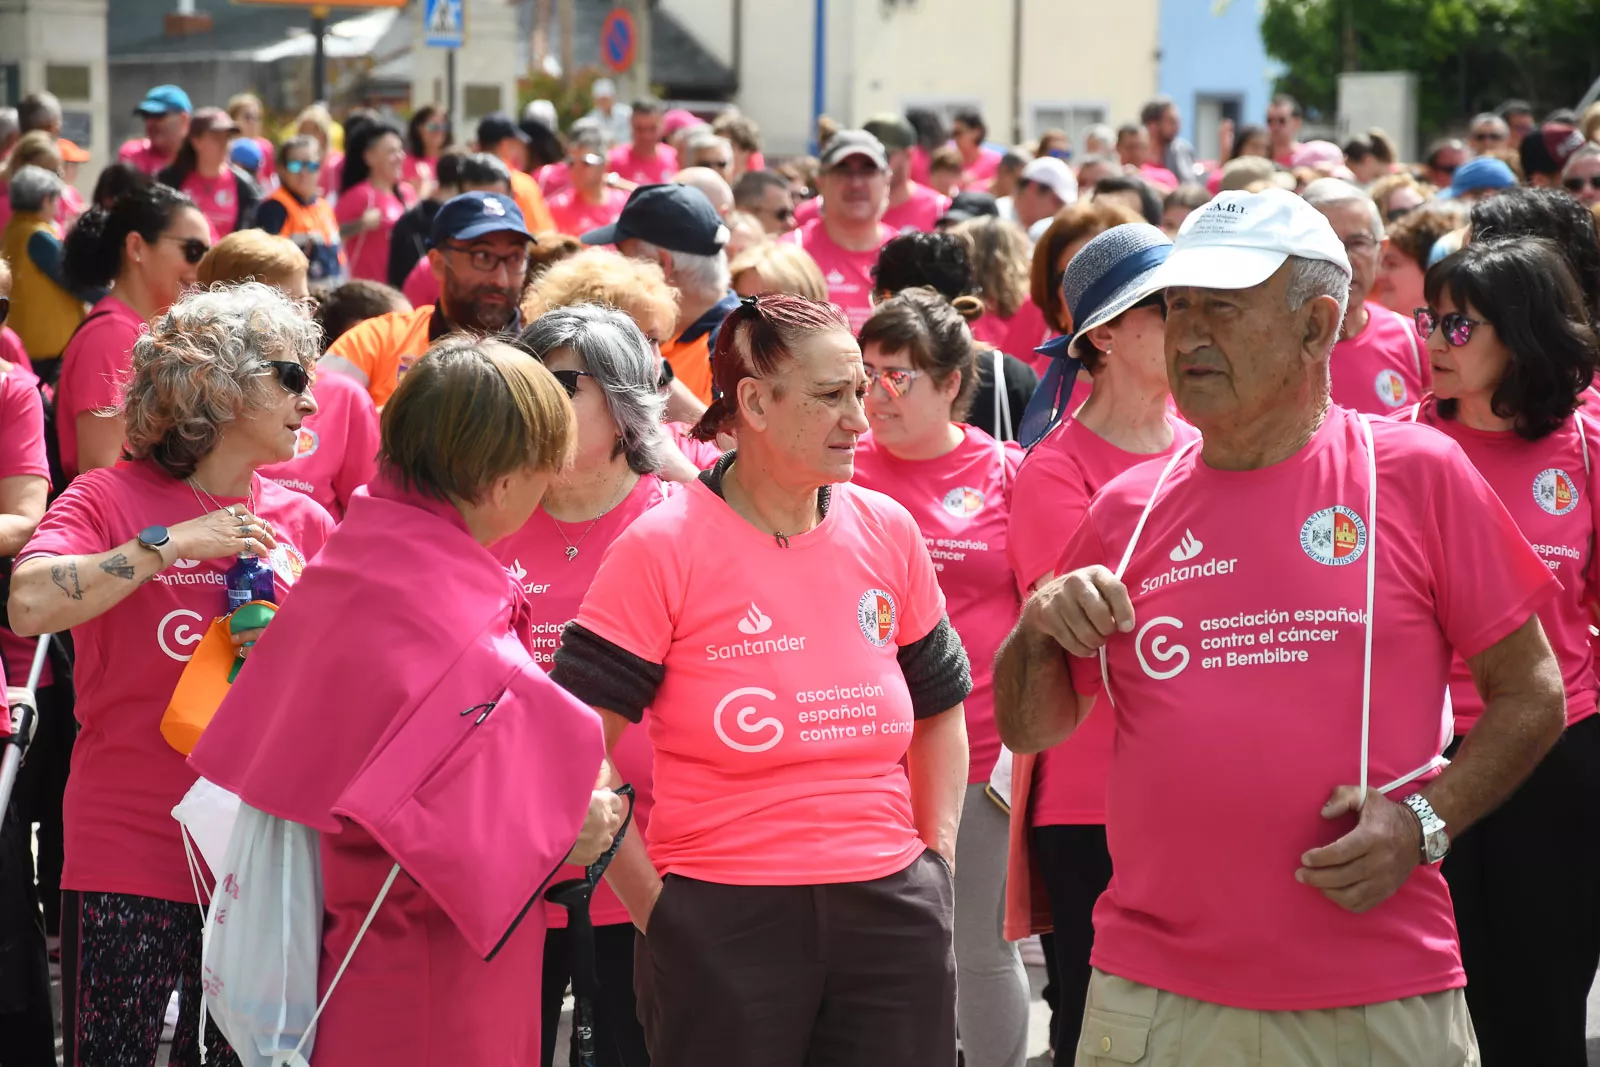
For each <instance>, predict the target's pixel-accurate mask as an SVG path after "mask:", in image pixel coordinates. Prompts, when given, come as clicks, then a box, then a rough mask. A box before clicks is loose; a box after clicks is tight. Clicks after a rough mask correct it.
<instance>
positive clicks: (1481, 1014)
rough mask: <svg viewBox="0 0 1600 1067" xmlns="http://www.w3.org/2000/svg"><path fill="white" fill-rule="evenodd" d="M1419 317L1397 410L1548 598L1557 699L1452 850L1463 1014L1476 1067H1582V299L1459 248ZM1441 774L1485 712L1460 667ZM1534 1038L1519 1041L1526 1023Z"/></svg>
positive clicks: (1587, 517) (1585, 497)
mask: <svg viewBox="0 0 1600 1067" xmlns="http://www.w3.org/2000/svg"><path fill="white" fill-rule="evenodd" d="M1426 298H1427V304H1426V306H1424V307H1420V308H1418V309H1417V311H1416V320H1417V329H1418V331H1419V332H1420V333H1422V334H1423V335H1424V336H1425V337H1426V339H1427V352H1428V357H1429V360H1430V361H1431V363H1432V365H1433V392H1432V393H1431V394H1430V395H1429V396H1427V397H1425V398H1424V399H1423V401H1422V402H1421V403H1420V404H1418V405H1417V406H1416V407H1415V408H1413V409H1412V410H1411V413H1410V414H1411V418H1413V419H1415V420H1416V421H1418V422H1425V423H1427V424H1428V425H1430V426H1432V427H1434V428H1435V429H1437V430H1439V431H1441V432H1442V433H1444V434H1446V435H1448V436H1449V437H1451V438H1452V439H1454V440H1455V441H1456V442H1457V443H1458V444H1460V446H1461V448H1462V450H1463V451H1465V452H1466V454H1467V458H1468V459H1470V460H1471V461H1472V463H1473V465H1474V466H1476V467H1477V468H1478V471H1479V473H1481V474H1482V475H1483V476H1484V477H1485V478H1486V479H1487V480H1488V482H1489V484H1490V485H1491V486H1493V487H1494V490H1495V492H1496V493H1497V494H1498V495H1499V497H1500V499H1501V501H1503V502H1504V503H1505V505H1506V508H1507V509H1508V510H1509V511H1510V513H1511V515H1512V517H1513V518H1514V519H1515V520H1516V522H1517V525H1518V527H1519V528H1520V529H1521V530H1522V533H1523V535H1524V536H1526V537H1527V539H1528V541H1529V542H1530V543H1531V544H1532V545H1533V546H1534V550H1535V551H1537V552H1538V553H1539V555H1540V556H1541V557H1543V559H1544V561H1545V563H1546V564H1547V565H1548V566H1549V567H1550V569H1551V571H1553V572H1554V573H1555V575H1556V577H1557V578H1559V579H1560V580H1561V586H1562V589H1563V592H1562V593H1561V595H1560V596H1559V597H1557V598H1556V599H1554V600H1551V601H1549V602H1548V603H1547V604H1546V605H1545V606H1544V607H1542V608H1540V609H1539V622H1540V625H1541V626H1543V628H1544V633H1545V636H1546V637H1547V638H1548V639H1549V641H1550V645H1551V646H1552V648H1553V649H1554V650H1555V653H1556V660H1557V662H1558V663H1559V664H1560V667H1561V674H1562V679H1563V681H1564V682H1565V687H1566V698H1567V729H1566V732H1565V734H1563V735H1562V738H1561V741H1560V743H1558V744H1557V745H1556V746H1555V747H1554V748H1553V749H1551V750H1550V752H1549V754H1548V755H1546V756H1545V758H1544V760H1543V762H1541V763H1540V764H1539V766H1538V767H1537V768H1536V769H1535V770H1534V772H1533V774H1532V775H1531V776H1530V777H1529V778H1528V780H1527V781H1525V782H1523V783H1522V785H1521V786H1520V787H1519V788H1518V790H1517V792H1516V793H1515V794H1513V795H1512V797H1511V799H1509V800H1507V801H1506V802H1505V803H1504V804H1503V805H1501V806H1500V807H1499V808H1498V809H1497V810H1495V811H1494V812H1493V813H1492V814H1490V815H1488V816H1486V817H1485V818H1484V819H1482V820H1481V821H1479V822H1478V823H1477V824H1476V825H1474V826H1472V827H1471V828H1470V829H1468V830H1467V831H1466V832H1465V833H1463V834H1460V835H1459V836H1457V837H1456V838H1455V840H1454V841H1453V842H1452V844H1451V851H1450V855H1449V857H1448V858H1447V859H1446V860H1445V861H1444V875H1445V878H1446V879H1447V880H1448V881H1449V883H1450V897H1451V899H1452V900H1453V901H1454V903H1455V913H1456V927H1457V929H1458V931H1459V933H1460V937H1461V960H1462V964H1463V965H1464V966H1465V968H1466V972H1467V1004H1468V1007H1469V1008H1470V1009H1471V1012H1472V1022H1473V1026H1474V1027H1475V1028H1476V1030H1477V1033H1478V1044H1479V1047H1480V1049H1481V1050H1482V1054H1483V1062H1484V1064H1485V1065H1488V1067H1494V1065H1499V1064H1520V1063H1540V1064H1574V1065H1581V1064H1583V1063H1584V1062H1585V1059H1584V1056H1585V1051H1584V1049H1585V1038H1584V1032H1585V1018H1586V1014H1585V1004H1586V1001H1587V998H1588V993H1589V987H1590V985H1591V984H1592V982H1593V980H1594V973H1595V969H1596V967H1597V965H1600V913H1597V912H1596V909H1595V899H1596V896H1597V894H1600V845H1597V842H1600V717H1596V715H1595V706H1596V688H1597V682H1596V677H1595V662H1594V654H1593V651H1592V649H1591V640H1590V632H1589V627H1590V624H1591V623H1593V622H1594V621H1595V620H1596V613H1595V604H1596V594H1597V592H1600V577H1597V569H1596V565H1597V559H1596V549H1595V537H1596V532H1597V530H1600V422H1597V421H1596V420H1595V419H1594V417H1593V415H1591V414H1590V413H1589V411H1587V410H1585V408H1584V406H1583V404H1582V401H1581V397H1582V395H1583V393H1584V390H1586V389H1587V388H1588V386H1589V382H1590V379H1591V378H1592V377H1593V376H1594V373H1595V369H1596V366H1597V364H1600V347H1597V345H1600V343H1597V340H1596V334H1595V331H1594V329H1593V328H1592V327H1591V325H1590V323H1589V316H1588V313H1587V311H1586V309H1585V308H1584V304H1583V297H1582V293H1581V291H1580V290H1579V288H1578V284H1577V282H1576V281H1575V280H1574V278H1573V276H1572V272H1571V270H1570V269H1569V268H1568V266H1567V263H1566V261H1565V259H1564V257H1563V256H1562V254H1561V251H1560V249H1558V248H1557V247H1556V246H1555V245H1554V244H1552V243H1551V242H1549V241H1546V240H1541V239H1539V238H1519V239H1517V240H1514V241H1508V240H1496V241H1490V242H1479V241H1476V240H1474V242H1473V243H1472V244H1470V245H1468V246H1467V247H1466V248H1464V249H1462V250H1461V251H1460V252H1456V253H1454V254H1453V255H1450V256H1447V257H1445V258H1444V259H1443V260H1441V261H1440V262H1439V263H1437V264H1435V265H1434V266H1433V267H1432V268H1431V269H1430V270H1429V271H1428V277H1427V285H1426ZM1450 699H1451V703H1452V705H1453V710H1454V713H1455V738H1456V739H1455V742H1454V743H1453V744H1452V746H1451V747H1450V748H1449V749H1447V750H1446V752H1445V755H1446V756H1447V757H1454V756H1455V754H1456V750H1457V749H1458V748H1460V747H1461V746H1463V745H1471V744H1472V743H1473V740H1474V735H1473V733H1472V731H1473V728H1474V726H1475V724H1476V722H1477V720H1478V716H1479V715H1480V713H1481V712H1482V709H1483V704H1484V701H1483V697H1481V696H1480V695H1479V693H1478V690H1477V688H1476V687H1475V686H1474V684H1473V679H1472V675H1471V674H1470V673H1469V672H1468V670H1467V666H1466V664H1465V663H1464V662H1462V661H1461V659H1460V658H1459V657H1457V659H1456V664H1455V668H1454V670H1453V673H1452V675H1451V679H1450ZM1534 1017H1537V1018H1539V1019H1541V1020H1543V1022H1542V1024H1541V1025H1539V1026H1536V1027H1529V1026H1528V1025H1527V1022H1528V1020H1529V1019H1530V1018H1534Z"/></svg>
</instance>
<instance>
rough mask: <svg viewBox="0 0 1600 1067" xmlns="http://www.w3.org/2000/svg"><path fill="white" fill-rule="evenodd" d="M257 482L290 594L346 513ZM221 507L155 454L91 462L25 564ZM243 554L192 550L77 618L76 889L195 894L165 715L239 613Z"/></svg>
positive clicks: (277, 566)
mask: <svg viewBox="0 0 1600 1067" xmlns="http://www.w3.org/2000/svg"><path fill="white" fill-rule="evenodd" d="M253 491H254V498H255V513H256V514H257V515H259V516H260V517H261V518H263V519H265V520H267V522H269V523H270V524H271V525H272V529H273V533H274V534H275V536H276V537H277V539H278V545H279V547H278V549H277V550H275V551H274V552H273V559H272V563H273V568H274V570H276V571H277V574H278V594H279V601H280V603H281V602H282V597H283V595H284V594H285V593H287V591H288V589H289V586H290V585H291V584H292V583H293V582H294V580H295V579H296V578H298V577H299V575H300V572H301V570H303V569H304V567H305V561H306V560H307V559H309V558H311V557H312V556H315V555H316V553H317V552H318V550H319V549H321V548H322V543H323V542H324V541H325V540H326V539H327V536H328V533H329V531H330V530H332V529H333V520H332V519H331V518H329V517H328V513H327V512H325V511H323V510H322V508H320V507H319V506H317V504H315V503H314V502H313V501H312V500H311V499H310V498H309V497H306V496H302V495H301V494H299V493H295V492H291V491H290V490H288V489H284V488H283V487H282V486H279V485H276V484H274V483H273V482H270V481H267V480H266V479H264V478H260V477H257V478H256V479H254V490H253ZM201 500H205V498H204V497H203V496H202V497H201ZM216 501H217V503H218V504H221V505H222V506H224V507H226V506H228V505H229V504H235V503H242V502H243V501H242V500H241V499H240V498H238V497H217V498H216ZM212 510H214V508H213V506H212V503H211V501H209V500H205V502H204V503H200V502H198V501H196V499H195V492H194V490H193V489H192V488H191V487H190V486H189V485H188V484H187V483H186V482H184V481H183V480H181V479H178V478H174V477H172V476H171V475H169V474H167V473H166V472H165V471H163V470H161V468H160V467H158V466H156V465H155V464H154V463H153V462H150V461H148V460H146V461H138V462H133V463H121V464H118V465H117V466H115V467H109V468H101V469H99V470H93V471H88V472H86V473H84V474H82V475H80V476H79V477H78V478H77V479H76V480H74V481H73V483H72V484H71V485H70V486H68V487H67V490H66V492H64V493H62V494H61V496H60V497H58V498H57V499H56V501H55V503H54V504H52V505H51V506H50V510H49V511H48V512H47V513H46V514H45V517H44V521H43V522H41V523H40V524H39V529H38V532H37V533H35V534H34V535H33V539H32V540H30V541H29V542H28V546H27V547H26V548H25V549H23V551H22V554H21V555H20V556H18V557H17V562H18V563H19V564H21V563H23V562H26V561H27V560H29V559H32V558H34V557H36V556H69V555H80V554H92V553H97V552H104V551H106V550H107V549H110V548H115V547H116V546H117V545H121V544H124V543H126V542H127V541H129V540H131V539H132V538H134V537H136V536H137V535H138V533H139V531H140V530H142V529H144V528H145V527H147V526H151V525H154V524H160V525H164V526H169V527H170V526H176V525H177V524H178V523H181V522H187V521H188V520H189V519H193V518H196V517H198V516H200V515H203V514H205V513H206V512H208V511H212ZM137 551H144V550H143V549H138V550H137ZM232 565H233V560H232V559H217V560H207V561H204V562H196V561H193V560H179V561H178V562H177V563H176V564H175V565H173V566H172V567H169V568H168V569H167V570H165V571H163V572H162V573H161V574H159V575H157V576H156V578H155V580H154V581H150V582H146V583H145V584H144V585H142V586H140V587H139V588H138V589H137V590H136V591H134V592H133V593H132V594H130V595H129V596H128V597H127V599H125V600H123V601H122V602H121V603H119V604H118V605H117V606H116V607H114V608H112V609H111V610H110V611H107V612H105V613H104V614H102V615H100V616H98V617H96V618H93V619H90V620H89V621H88V622H85V623H83V624H81V625H79V626H74V627H73V628H72V637H73V640H74V642H76V647H77V661H76V668H75V669H76V672H77V673H76V677H75V679H74V682H75V686H76V689H77V694H78V703H77V718H78V722H79V723H80V724H81V726H82V729H81V731H80V732H79V734H78V740H77V743H76V744H75V745H74V746H73V749H72V771H71V775H70V777H69V779H68V782H67V795H66V801H65V804H64V807H63V816H64V818H65V820H66V853H67V862H66V868H65V869H64V870H63V871H62V875H61V883H62V885H63V886H64V887H65V888H68V889H77V890H82V891H85V892H97V893H131V894H135V895H138V896H146V897H157V898H159V899H162V900H176V901H186V902H192V901H193V900H194V884H193V883H192V882H191V881H190V878H189V867H188V863H187V861H186V860H185V859H184V852H183V842H182V840H181V839H180V837H179V835H178V824H177V822H176V821H174V820H173V818H172V808H173V805H175V804H177V803H178V801H180V800H182V799H183V795H184V794H185V793H186V792H188V790H189V787H190V786H192V785H193V784H194V780H195V772H194V771H192V770H190V769H189V767H188V764H187V763H186V762H185V760H184V757H183V755H182V754H180V753H179V752H178V751H177V750H176V749H174V748H172V747H171V746H170V745H168V744H167V742H166V739H165V738H163V737H162V736H161V716H162V714H163V713H164V712H165V711H166V709H167V701H168V700H169V699H171V697H172V690H173V689H174V687H176V686H177V684H178V678H179V676H180V675H181V674H182V673H183V667H184V664H185V663H186V662H187V661H188V659H189V655H190V653H191V652H192V651H193V649H194V646H195V645H196V644H198V643H199V641H200V639H201V638H202V637H203V636H205V632H206V628H207V627H208V626H210V624H211V620H212V619H213V618H215V617H217V616H219V615H221V614H223V612H225V611H226V610H227V594H226V592H225V591H224V589H223V575H224V574H225V573H226V572H227V570H228V568H229V567H231V566H232ZM246 669H248V667H247V668H246Z"/></svg>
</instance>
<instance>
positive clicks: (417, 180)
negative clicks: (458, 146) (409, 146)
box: [400, 152, 439, 195]
mask: <svg viewBox="0 0 1600 1067" xmlns="http://www.w3.org/2000/svg"><path fill="white" fill-rule="evenodd" d="M438 165H439V161H438V160H437V159H423V158H422V157H420V156H414V155H412V154H411V153H410V152H407V153H406V159H405V162H404V163H402V164H401V166H400V180H401V181H403V182H405V183H406V184H407V185H409V186H411V188H413V189H415V190H416V191H417V193H418V195H421V193H422V191H423V190H424V189H428V188H431V187H432V185H433V182H434V175H435V174H437V173H438Z"/></svg>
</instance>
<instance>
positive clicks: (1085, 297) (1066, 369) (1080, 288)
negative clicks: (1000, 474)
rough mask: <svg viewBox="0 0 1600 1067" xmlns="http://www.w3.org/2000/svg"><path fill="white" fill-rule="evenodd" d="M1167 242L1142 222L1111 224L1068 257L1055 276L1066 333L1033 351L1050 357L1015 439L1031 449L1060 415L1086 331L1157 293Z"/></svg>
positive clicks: (1079, 365) (1069, 394)
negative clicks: (1068, 317) (1066, 316)
mask: <svg viewBox="0 0 1600 1067" xmlns="http://www.w3.org/2000/svg"><path fill="white" fill-rule="evenodd" d="M1171 252H1172V240H1171V239H1170V238H1169V237H1168V236H1167V235H1166V234H1164V233H1162V232H1161V231H1160V230H1159V229H1157V228H1156V227H1154V226H1151V225H1150V224H1149V223H1146V222H1128V223H1123V224H1122V225H1120V226H1113V227H1111V229H1109V230H1107V231H1105V232H1104V233H1102V234H1100V235H1099V236H1097V237H1095V238H1094V239H1093V240H1092V241H1090V242H1089V243H1088V244H1086V245H1084V246H1083V248H1082V249H1080V250H1079V251H1078V254H1077V255H1075V256H1073V257H1072V262H1070V263H1068V264H1067V271H1066V274H1065V276H1064V277H1063V278H1062V279H1061V297H1062V299H1063V300H1064V301H1065V302H1066V305H1067V310H1068V311H1069V312H1071V314H1072V327H1073V328H1072V332H1071V333H1069V334H1064V335H1063V336H1061V337H1056V338H1052V339H1051V340H1049V341H1046V342H1045V343H1044V344H1042V345H1040V346H1039V347H1038V348H1036V349H1034V351H1035V352H1038V353H1040V354H1042V355H1046V356H1049V357H1050V367H1049V369H1048V370H1046V371H1045V374H1044V379H1043V380H1042V381H1040V383H1039V387H1038V388H1037V389H1035V390H1034V393H1033V399H1031V400H1029V401H1028V410H1027V411H1025V412H1024V413H1023V415H1022V423H1021V425H1020V426H1019V427H1018V431H1017V437H1018V440H1020V441H1021V442H1022V446H1023V447H1024V448H1032V447H1033V446H1034V445H1035V444H1038V443H1039V441H1041V440H1043V439H1044V436H1045V435H1046V434H1048V433H1049V432H1050V431H1051V430H1053V429H1054V428H1055V427H1056V424H1057V423H1059V422H1060V421H1061V419H1062V418H1063V416H1064V415H1065V414H1066V412H1067V409H1068V404H1069V402H1070V401H1071V398H1072V387H1073V385H1074V384H1075V383H1076V382H1077V380H1078V371H1079V370H1081V369H1082V368H1083V354H1082V353H1083V349H1082V347H1081V346H1080V344H1079V342H1080V341H1083V340H1084V339H1085V338H1086V337H1087V335H1088V333H1089V331H1090V330H1092V329H1094V328H1095V327H1096V326H1103V325H1105V324H1106V323H1108V322H1110V321H1111V320H1112V319H1114V318H1116V317H1117V316H1118V315H1121V314H1122V313H1123V312H1124V311H1127V310H1128V309H1129V308H1131V307H1133V306H1134V305H1135V304H1137V303H1139V302H1140V301H1142V300H1144V299H1145V298H1146V297H1149V296H1150V295H1151V294H1153V293H1158V292H1160V291H1161V289H1162V288H1163V286H1161V285H1159V284H1156V282H1155V280H1154V279H1155V274H1156V268H1158V267H1160V266H1161V264H1163V263H1165V262H1166V261H1167V256H1168V255H1169V254H1170V253H1171Z"/></svg>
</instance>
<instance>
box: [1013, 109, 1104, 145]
mask: <svg viewBox="0 0 1600 1067" xmlns="http://www.w3.org/2000/svg"><path fill="white" fill-rule="evenodd" d="M1109 113H1110V107H1109V106H1108V105H1107V104H1105V103H1102V102H1084V101H1075V100H1036V101H1034V102H1032V103H1030V104H1029V105H1028V136H1029V138H1032V139H1037V138H1038V136H1039V135H1040V134H1041V133H1043V132H1044V131H1046V130H1066V131H1067V136H1068V137H1070V138H1072V150H1073V152H1074V153H1081V151H1082V148H1083V131H1085V130H1087V129H1088V128H1089V127H1090V126H1093V125H1096V124H1097V123H1102V122H1105V121H1106V115H1107V114H1109Z"/></svg>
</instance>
